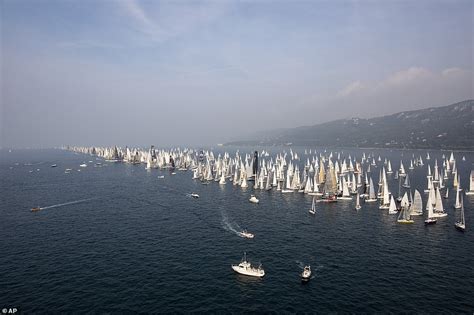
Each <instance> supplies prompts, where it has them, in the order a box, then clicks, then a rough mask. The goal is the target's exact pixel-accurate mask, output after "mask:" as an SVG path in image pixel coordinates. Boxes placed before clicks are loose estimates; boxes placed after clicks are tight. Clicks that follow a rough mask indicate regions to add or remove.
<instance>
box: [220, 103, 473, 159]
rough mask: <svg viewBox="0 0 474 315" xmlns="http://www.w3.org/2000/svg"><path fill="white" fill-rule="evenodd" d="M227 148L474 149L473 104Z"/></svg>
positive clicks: (280, 133) (269, 136)
mask: <svg viewBox="0 0 474 315" xmlns="http://www.w3.org/2000/svg"><path fill="white" fill-rule="evenodd" d="M226 145H305V146H325V147H366V148H367V147H379V148H410V149H424V148H426V149H428V148H429V149H463V150H473V149H474V100H465V101H462V102H459V103H455V104H452V105H448V106H442V107H432V108H426V109H420V110H413V111H405V112H399V113H396V114H392V115H387V116H382V117H376V118H369V119H363V118H351V119H341V120H335V121H331V122H327V123H322V124H318V125H313V126H303V127H297V128H289V129H278V130H273V131H265V132H260V133H257V134H256V135H255V138H254V140H248V141H244V140H243V141H233V142H229V143H226Z"/></svg>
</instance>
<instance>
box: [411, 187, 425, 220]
mask: <svg viewBox="0 0 474 315" xmlns="http://www.w3.org/2000/svg"><path fill="white" fill-rule="evenodd" d="M411 214H412V215H422V214H423V201H422V199H421V194H420V192H419V191H418V190H416V189H415V196H414V198H413V203H412V205H411Z"/></svg>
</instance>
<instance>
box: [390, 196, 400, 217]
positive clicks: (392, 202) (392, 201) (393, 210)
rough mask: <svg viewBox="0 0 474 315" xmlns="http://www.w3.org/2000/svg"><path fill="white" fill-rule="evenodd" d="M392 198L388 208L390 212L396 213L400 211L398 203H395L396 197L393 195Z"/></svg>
mask: <svg viewBox="0 0 474 315" xmlns="http://www.w3.org/2000/svg"><path fill="white" fill-rule="evenodd" d="M391 197H392V198H391V199H390V207H389V208H388V214H396V213H397V212H398V211H397V210H398V209H397V205H396V204H395V199H393V196H391Z"/></svg>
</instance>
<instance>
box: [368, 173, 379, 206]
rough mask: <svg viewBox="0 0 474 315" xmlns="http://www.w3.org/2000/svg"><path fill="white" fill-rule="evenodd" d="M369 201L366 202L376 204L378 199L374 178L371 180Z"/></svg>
mask: <svg viewBox="0 0 474 315" xmlns="http://www.w3.org/2000/svg"><path fill="white" fill-rule="evenodd" d="M369 183H370V184H369V199H367V200H366V202H374V201H377V197H376V196H375V188H374V182H373V181H372V177H370V180H369Z"/></svg>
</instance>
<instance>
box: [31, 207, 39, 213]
mask: <svg viewBox="0 0 474 315" xmlns="http://www.w3.org/2000/svg"><path fill="white" fill-rule="evenodd" d="M40 210H41V208H40V207H34V208H31V212H36V211H40Z"/></svg>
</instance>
